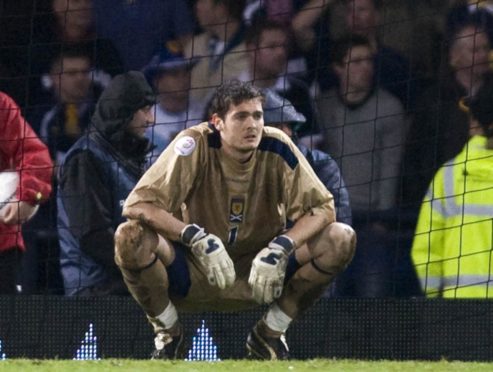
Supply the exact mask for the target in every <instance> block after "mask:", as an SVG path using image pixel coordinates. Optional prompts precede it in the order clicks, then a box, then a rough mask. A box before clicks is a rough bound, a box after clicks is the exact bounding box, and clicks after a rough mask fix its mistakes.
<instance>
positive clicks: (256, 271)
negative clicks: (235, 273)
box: [248, 235, 295, 304]
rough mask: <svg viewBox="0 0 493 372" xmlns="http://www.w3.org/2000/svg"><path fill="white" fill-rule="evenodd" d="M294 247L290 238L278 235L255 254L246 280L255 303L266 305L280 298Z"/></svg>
mask: <svg viewBox="0 0 493 372" xmlns="http://www.w3.org/2000/svg"><path fill="white" fill-rule="evenodd" d="M294 247H295V243H294V241H293V240H292V239H291V238H289V237H288V236H286V235H279V236H278V237H276V238H275V239H274V240H272V241H271V242H270V243H269V245H268V246H267V247H266V248H264V249H262V250H261V251H260V252H259V253H258V254H257V256H256V257H255V259H254V260H253V263H252V269H251V270H250V277H249V278H248V284H250V286H251V287H252V290H253V298H254V299H255V301H257V302H258V303H260V304H263V303H267V304H268V303H271V302H272V301H274V300H275V299H276V298H279V297H280V296H281V293H282V289H283V286H284V275H285V273H286V266H287V264H288V257H289V254H290V253H291V252H292V251H293V250H294Z"/></svg>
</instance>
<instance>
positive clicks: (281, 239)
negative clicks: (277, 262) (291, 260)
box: [269, 235, 296, 255]
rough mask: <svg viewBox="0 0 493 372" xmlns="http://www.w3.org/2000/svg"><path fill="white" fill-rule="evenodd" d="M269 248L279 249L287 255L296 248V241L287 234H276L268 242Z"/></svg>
mask: <svg viewBox="0 0 493 372" xmlns="http://www.w3.org/2000/svg"><path fill="white" fill-rule="evenodd" d="M269 248H273V249H281V250H283V251H284V253H286V254H287V255H289V254H290V253H291V252H292V251H294V250H295V248H296V243H295V242H294V240H293V239H291V238H290V237H289V236H287V235H279V236H276V237H275V238H274V239H273V240H272V241H271V242H270V243H269Z"/></svg>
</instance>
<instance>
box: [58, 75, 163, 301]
mask: <svg viewBox="0 0 493 372" xmlns="http://www.w3.org/2000/svg"><path fill="white" fill-rule="evenodd" d="M152 103H153V94H152V89H151V87H150V86H149V85H148V84H147V82H146V81H145V78H144V76H143V75H142V74H141V73H139V72H129V73H126V74H123V75H118V76H117V77H115V78H114V79H113V80H112V82H111V83H110V85H109V86H108V88H107V89H106V90H105V91H104V92H103V94H102V95H101V98H100V99H99V101H98V104H97V107H96V112H95V113H94V116H93V118H92V122H91V125H90V127H89V130H88V131H87V132H86V134H85V135H84V136H83V137H82V138H80V139H79V140H78V141H77V142H76V143H75V144H74V146H72V148H71V149H70V150H69V151H68V153H67V155H66V157H65V160H64V162H63V164H62V166H61V167H60V172H59V186H58V195H57V206H58V233H59V236H60V249H61V253H60V264H61V271H62V276H63V279H64V285H65V293H66V294H67V295H85V294H88V295H95V294H96V295H105V294H121V293H126V289H125V285H124V283H123V280H122V278H121V275H120V272H119V270H118V268H117V266H116V264H115V263H114V240H113V236H114V232H115V230H116V228H117V226H118V225H119V224H120V223H122V222H123V221H124V219H123V217H122V206H123V202H124V200H125V198H126V197H127V195H128V193H129V192H130V191H131V190H132V188H133V187H134V186H135V184H136V183H137V181H138V180H139V178H140V176H141V175H142V174H143V171H144V169H143V165H144V162H145V156H146V154H147V152H148V151H149V148H150V144H149V142H148V140H147V139H145V138H139V137H136V136H134V135H132V134H130V133H129V132H128V131H127V130H126V128H127V126H128V124H129V123H130V121H131V120H132V118H133V115H134V113H135V112H136V111H137V110H138V109H140V108H142V107H144V106H146V105H149V104H152Z"/></svg>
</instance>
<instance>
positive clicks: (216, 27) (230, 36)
mask: <svg viewBox="0 0 493 372" xmlns="http://www.w3.org/2000/svg"><path fill="white" fill-rule="evenodd" d="M244 7H245V0H197V1H196V3H195V15H196V17H197V20H198V23H199V25H200V27H201V29H202V30H203V32H202V33H200V34H199V35H196V36H194V38H193V39H192V40H191V41H190V42H189V43H188V44H187V45H186V47H185V50H184V55H185V57H186V58H187V59H189V58H193V59H194V60H196V64H195V66H194V68H193V69H192V77H191V88H192V90H191V91H190V95H191V98H192V99H193V100H194V101H197V102H203V103H204V106H206V105H207V102H209V101H210V99H211V97H212V95H213V94H214V90H215V88H216V87H218V86H220V85H221V84H222V83H223V82H226V81H228V80H230V79H233V78H236V77H238V75H239V74H240V73H241V72H242V71H244V70H246V69H247V65H248V54H247V52H246V46H245V42H244V39H245V25H244V24H243V21H242V12H243V9H244Z"/></svg>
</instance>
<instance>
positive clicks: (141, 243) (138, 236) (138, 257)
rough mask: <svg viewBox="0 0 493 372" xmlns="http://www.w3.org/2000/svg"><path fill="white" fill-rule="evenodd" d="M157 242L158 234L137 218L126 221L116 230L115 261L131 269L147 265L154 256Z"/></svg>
mask: <svg viewBox="0 0 493 372" xmlns="http://www.w3.org/2000/svg"><path fill="white" fill-rule="evenodd" d="M157 243H158V236H157V234H156V233H155V232H153V231H152V230H151V229H149V228H148V227H147V226H145V225H142V224H141V223H140V222H138V221H136V220H130V221H127V222H124V223H122V224H121V225H120V226H118V228H117V230H116V232H115V262H116V264H117V265H118V266H120V267H122V268H125V269H130V270H136V269H139V268H142V267H145V266H146V265H148V264H149V262H151V260H152V259H153V258H154V253H153V252H152V248H153V246H156V245H157Z"/></svg>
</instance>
